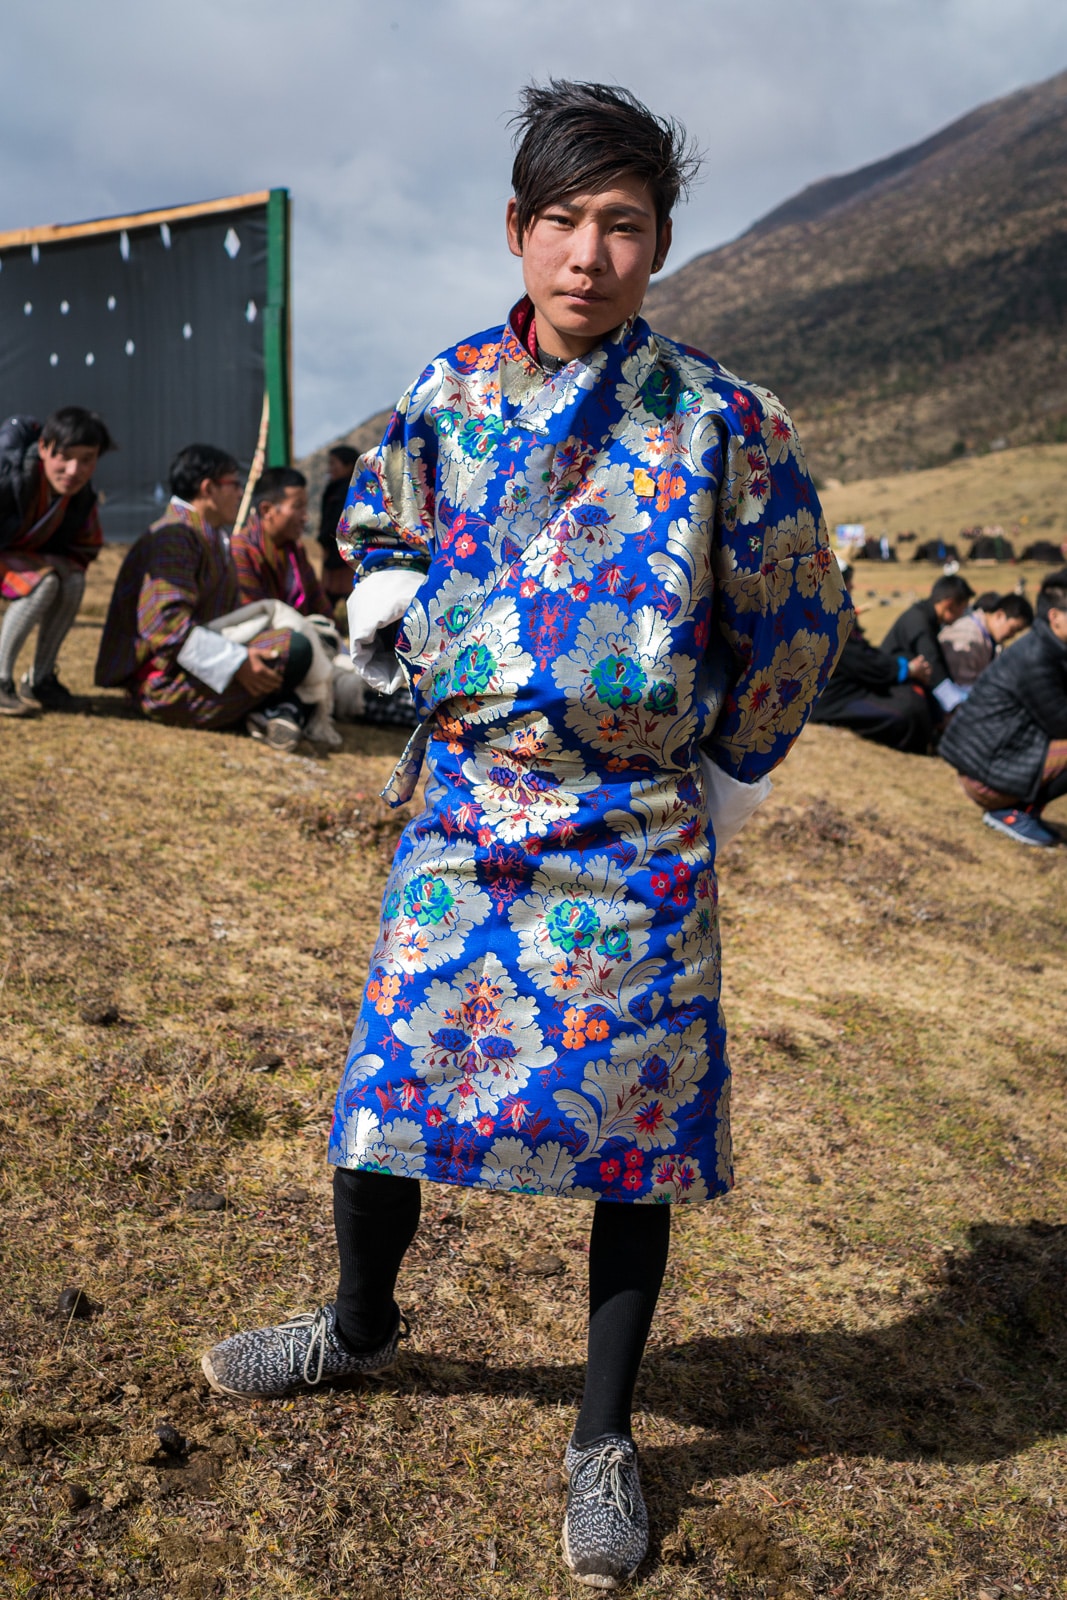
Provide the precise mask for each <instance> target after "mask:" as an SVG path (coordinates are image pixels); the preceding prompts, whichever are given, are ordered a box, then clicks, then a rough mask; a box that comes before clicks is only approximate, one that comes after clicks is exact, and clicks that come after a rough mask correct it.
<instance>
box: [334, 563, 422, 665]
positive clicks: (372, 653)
mask: <svg viewBox="0 0 1067 1600" xmlns="http://www.w3.org/2000/svg"><path fill="white" fill-rule="evenodd" d="M424 576H425V575H424V574H423V573H421V572H413V571H412V570H411V568H410V567H387V568H386V569H385V570H384V571H382V572H371V573H368V575H367V577H365V578H363V579H362V580H361V581H360V582H359V583H357V585H356V587H355V588H354V589H353V590H352V593H351V594H350V595H349V597H348V649H349V654H350V655H351V657H352V665H353V666H354V667H355V669H356V671H357V672H358V673H359V675H360V677H361V678H362V679H363V680H364V681H365V682H366V683H369V684H370V686H371V688H372V689H377V690H378V691H379V693H380V694H393V693H394V692H395V691H396V690H397V689H399V688H400V687H401V685H402V684H403V683H404V681H405V679H404V669H403V667H401V665H400V663H399V661H398V660H397V659H396V652H395V651H393V650H391V649H390V648H389V647H388V646H387V645H385V644H383V642H382V640H381V639H380V638H379V637H378V632H379V629H381V628H387V627H388V626H389V624H390V623H392V622H399V621H400V619H401V617H402V616H403V615H404V612H405V611H406V610H407V608H408V606H409V605H410V604H411V601H412V599H413V597H414V595H415V593H416V591H417V590H418V589H419V588H420V587H421V585H422V582H423V578H424Z"/></svg>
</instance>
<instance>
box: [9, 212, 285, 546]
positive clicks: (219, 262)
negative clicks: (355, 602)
mask: <svg viewBox="0 0 1067 1600" xmlns="http://www.w3.org/2000/svg"><path fill="white" fill-rule="evenodd" d="M266 300H267V208H266V204H265V203H264V204H263V205H259V206H255V207H251V208H249V207H245V208H242V209H240V210H234V211H225V212H215V213H214V214H212V215H208V216H203V217H192V218H183V219H181V220H176V221H174V222H171V223H169V224H163V225H160V224H159V223H154V224H152V225H149V226H145V227H138V226H136V225H135V224H133V225H131V226H129V227H128V228H127V229H125V230H123V231H122V232H107V233H100V234H96V235H92V236H89V237H81V238H74V239H64V240H59V241H56V242H54V243H52V242H48V243H41V244H39V245H36V246H33V245H29V244H27V245H18V246H13V247H7V248H2V249H0V329H2V330H3V338H2V342H0V414H2V415H3V416H5V417H6V416H13V415H15V414H18V413H22V414H26V413H28V414H29V415H31V416H35V417H36V418H37V419H38V421H40V422H43V421H44V419H45V417H46V416H47V415H48V413H49V412H50V411H54V410H56V409H57V408H58V407H59V406H63V405H82V406H89V407H91V408H92V409H93V410H94V411H98V412H99V413H100V414H101V416H102V417H103V418H104V420H105V421H106V422H107V425H108V427H109V428H110V429H111V432H112V434H113V435H114V437H115V439H116V440H117V442H118V445H119V449H118V450H117V451H116V452H115V453H114V454H113V455H108V456H106V457H105V458H104V460H103V461H102V462H101V464H100V467H99V469H98V471H97V473H96V477H95V480H94V481H95V483H96V486H97V488H98V489H99V490H100V491H101V492H102V499H103V504H102V506H101V521H102V523H103V527H104V535H105V537H106V538H108V539H118V540H129V539H133V538H136V536H137V535H138V534H139V533H140V532H142V530H143V529H144V528H146V527H147V526H148V524H149V522H151V521H153V520H154V519H155V518H156V517H158V516H159V514H160V511H161V510H162V507H163V504H164V503H165V499H166V484H167V468H168V465H169V463H170V461H171V459H172V457H173V456H174V455H175V454H176V452H177V451H178V450H179V449H181V447H182V446H183V445H186V444H191V443H193V442H194V441H197V442H205V443H208V444H217V445H221V446H222V447H223V448H224V449H227V450H229V451H231V452H232V453H233V454H234V455H235V456H237V458H238V459H239V460H240V461H241V463H242V465H243V466H245V467H247V466H248V465H249V464H250V462H251V459H252V455H253V452H254V450H255V445H256V438H257V435H258V432H259V424H260V414H261V408H262V404H263V390H264V359H263V326H262V316H263V311H264V307H265V305H266Z"/></svg>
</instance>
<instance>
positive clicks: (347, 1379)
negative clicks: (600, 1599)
mask: <svg viewBox="0 0 1067 1600" xmlns="http://www.w3.org/2000/svg"><path fill="white" fill-rule="evenodd" d="M398 1355H399V1352H394V1355H393V1358H392V1360H391V1361H387V1362H386V1363H385V1364H384V1365H383V1366H380V1367H372V1368H371V1369H370V1370H369V1371H368V1372H353V1373H351V1374H350V1375H345V1376H343V1377H341V1378H339V1379H337V1380H336V1381H337V1382H338V1383H351V1382H352V1380H353V1379H355V1378H376V1377H378V1375H379V1373H382V1372H391V1371H392V1369H393V1368H394V1367H395V1366H396V1364H397V1358H398ZM200 1370H201V1372H202V1373H203V1374H204V1377H205V1378H206V1379H207V1381H208V1383H209V1384H210V1385H211V1387H212V1388H213V1389H214V1391H215V1393H216V1394H224V1395H228V1396H229V1398H230V1399H231V1400H285V1399H288V1397H289V1396H290V1395H294V1394H311V1393H313V1391H314V1390H315V1389H323V1388H327V1389H328V1388H329V1387H330V1380H329V1379H328V1378H325V1379H323V1381H322V1383H297V1384H294V1385H293V1387H292V1388H291V1389H283V1390H279V1391H278V1392H277V1393H276V1394H258V1393H256V1392H255V1391H254V1390H249V1389H228V1388H227V1387H226V1385H225V1384H224V1383H220V1382H219V1379H218V1377H217V1376H216V1373H215V1368H214V1367H213V1366H212V1365H211V1351H210V1350H209V1351H208V1352H207V1353H206V1355H202V1356H201V1357H200ZM583 1581H584V1580H583Z"/></svg>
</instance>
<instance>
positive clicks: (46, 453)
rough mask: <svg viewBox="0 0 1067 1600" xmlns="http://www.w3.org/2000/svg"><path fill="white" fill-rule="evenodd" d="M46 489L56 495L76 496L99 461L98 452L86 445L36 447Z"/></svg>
mask: <svg viewBox="0 0 1067 1600" xmlns="http://www.w3.org/2000/svg"><path fill="white" fill-rule="evenodd" d="M37 454H38V455H39V456H40V458H41V466H42V467H43V468H44V475H45V477H46V478H47V480H48V487H49V488H50V489H52V490H53V491H54V492H55V493H56V494H77V492H78V490H79V489H84V488H85V485H86V484H87V483H88V482H89V479H90V478H91V477H92V475H93V473H94V472H95V471H96V463H97V462H98V461H99V459H100V452H99V450H96V449H94V448H93V447H92V446H90V445H87V444H72V445H59V444H42V445H38V447H37Z"/></svg>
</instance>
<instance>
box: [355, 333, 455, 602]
mask: <svg viewBox="0 0 1067 1600" xmlns="http://www.w3.org/2000/svg"><path fill="white" fill-rule="evenodd" d="M438 383H439V375H438V373H437V365H436V363H434V364H432V365H431V366H429V367H427V369H426V371H425V372H424V373H423V374H422V376H421V377H420V379H419V380H418V382H417V383H416V384H415V385H414V387H413V388H412V389H410V390H409V391H408V392H407V394H405V395H404V396H403V397H402V399H401V400H400V402H399V404H398V406H397V408H396V410H395V411H394V413H393V415H392V418H391V419H390V422H389V426H388V427H387V429H386V430H385V437H384V438H383V440H382V442H381V444H380V445H378V446H377V448H376V449H374V450H369V451H368V452H367V453H366V455H364V456H361V457H360V459H359V462H358V463H357V465H356V471H355V473H354V475H353V478H352V484H351V487H350V488H349V491H348V498H347V500H346V501H345V508H344V511H343V512H342V514H341V520H340V522H339V523H338V526H337V548H338V550H339V551H340V553H341V555H342V556H343V557H344V559H345V560H346V561H347V562H348V563H349V564H350V565H351V566H353V567H354V568H355V569H356V578H357V580H359V579H362V578H364V577H366V576H368V575H369V574H370V573H372V572H376V571H380V570H382V569H384V568H388V567H406V568H408V569H409V570H411V571H415V572H419V573H425V572H426V571H427V570H428V569H429V565H430V557H431V555H432V552H433V537H434V518H435V512H436V492H435V488H436V486H435V469H436V458H437V448H436V447H437V436H436V432H435V430H434V424H433V417H432V404H431V402H432V399H433V396H434V393H435V391H436V389H437V387H438Z"/></svg>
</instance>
